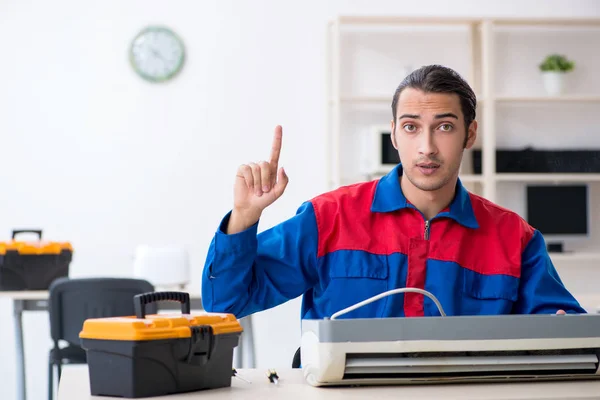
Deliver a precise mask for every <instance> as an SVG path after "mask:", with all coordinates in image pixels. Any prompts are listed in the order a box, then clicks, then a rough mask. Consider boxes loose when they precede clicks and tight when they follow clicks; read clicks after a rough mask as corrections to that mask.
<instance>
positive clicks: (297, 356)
mask: <svg viewBox="0 0 600 400" xmlns="http://www.w3.org/2000/svg"><path fill="white" fill-rule="evenodd" d="M301 366H302V358H301V353H300V347H298V350H296V352H295V353H294V358H292V368H300V367H301Z"/></svg>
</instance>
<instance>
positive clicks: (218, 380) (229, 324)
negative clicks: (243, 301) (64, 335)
mask: <svg viewBox="0 0 600 400" xmlns="http://www.w3.org/2000/svg"><path fill="white" fill-rule="evenodd" d="M133 301H134V306H135V311H136V315H135V316H126V317H111V318H93V319H87V320H86V321H85V322H84V324H83V329H82V331H81V332H80V334H79V337H80V339H81V344H82V347H83V348H84V349H85V350H86V353H87V363H88V367H89V378H90V391H91V394H92V395H93V396H118V397H126V398H138V397H152V396H161V395H167V394H174V393H183V392H191V391H198V390H204V389H214V388H221V387H228V386H231V379H232V366H233V349H234V348H235V347H236V346H237V345H238V343H239V339H240V336H241V334H242V326H241V325H240V323H239V321H238V320H237V319H236V317H235V316H233V315H232V314H219V313H206V312H205V313H198V314H196V313H195V314H190V296H189V294H188V293H183V292H154V293H145V294H140V295H137V296H135V297H134V298H133ZM158 301H177V302H180V303H181V314H152V315H146V305H147V304H151V303H154V302H158Z"/></svg>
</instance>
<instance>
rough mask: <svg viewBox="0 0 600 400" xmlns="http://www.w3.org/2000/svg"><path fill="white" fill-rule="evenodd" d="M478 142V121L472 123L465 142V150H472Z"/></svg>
mask: <svg viewBox="0 0 600 400" xmlns="http://www.w3.org/2000/svg"><path fill="white" fill-rule="evenodd" d="M476 140H477V121H473V122H471V125H469V129H468V130H467V137H466V140H465V149H470V148H471V147H473V145H474V144H475V141H476Z"/></svg>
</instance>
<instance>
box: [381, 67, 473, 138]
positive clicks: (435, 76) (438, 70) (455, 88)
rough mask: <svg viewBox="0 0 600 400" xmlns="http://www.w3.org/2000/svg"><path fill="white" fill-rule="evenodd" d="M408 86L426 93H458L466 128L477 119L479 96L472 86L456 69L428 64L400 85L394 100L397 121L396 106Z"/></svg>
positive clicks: (411, 74)
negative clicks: (476, 95)
mask: <svg viewBox="0 0 600 400" xmlns="http://www.w3.org/2000/svg"><path fill="white" fill-rule="evenodd" d="M406 88H413V89H419V90H422V91H423V92H425V93H456V94H457V95H458V97H459V99H460V107H461V109H462V113H463V116H464V118H465V129H466V130H467V131H468V129H469V126H470V125H471V122H473V121H474V120H475V110H476V108H477V98H476V97H475V93H474V92H473V89H471V86H469V84H468V83H467V81H465V80H464V79H463V78H462V77H461V76H460V75H459V74H458V73H457V72H456V71H454V70H453V69H451V68H448V67H444V66H442V65H426V66H424V67H421V68H419V69H417V70H415V71H413V72H412V73H410V75H408V76H407V77H406V78H404V80H403V81H402V82H401V83H400V85H398V88H397V89H396V93H394V100H393V101H392V115H393V116H394V123H395V122H396V108H397V106H398V98H399V97H400V93H402V91H403V90H404V89H406Z"/></svg>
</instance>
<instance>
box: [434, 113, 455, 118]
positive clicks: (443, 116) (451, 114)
mask: <svg viewBox="0 0 600 400" xmlns="http://www.w3.org/2000/svg"><path fill="white" fill-rule="evenodd" d="M442 118H454V119H458V117H457V116H456V114H453V113H445V114H438V115H436V116H435V119H442Z"/></svg>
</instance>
